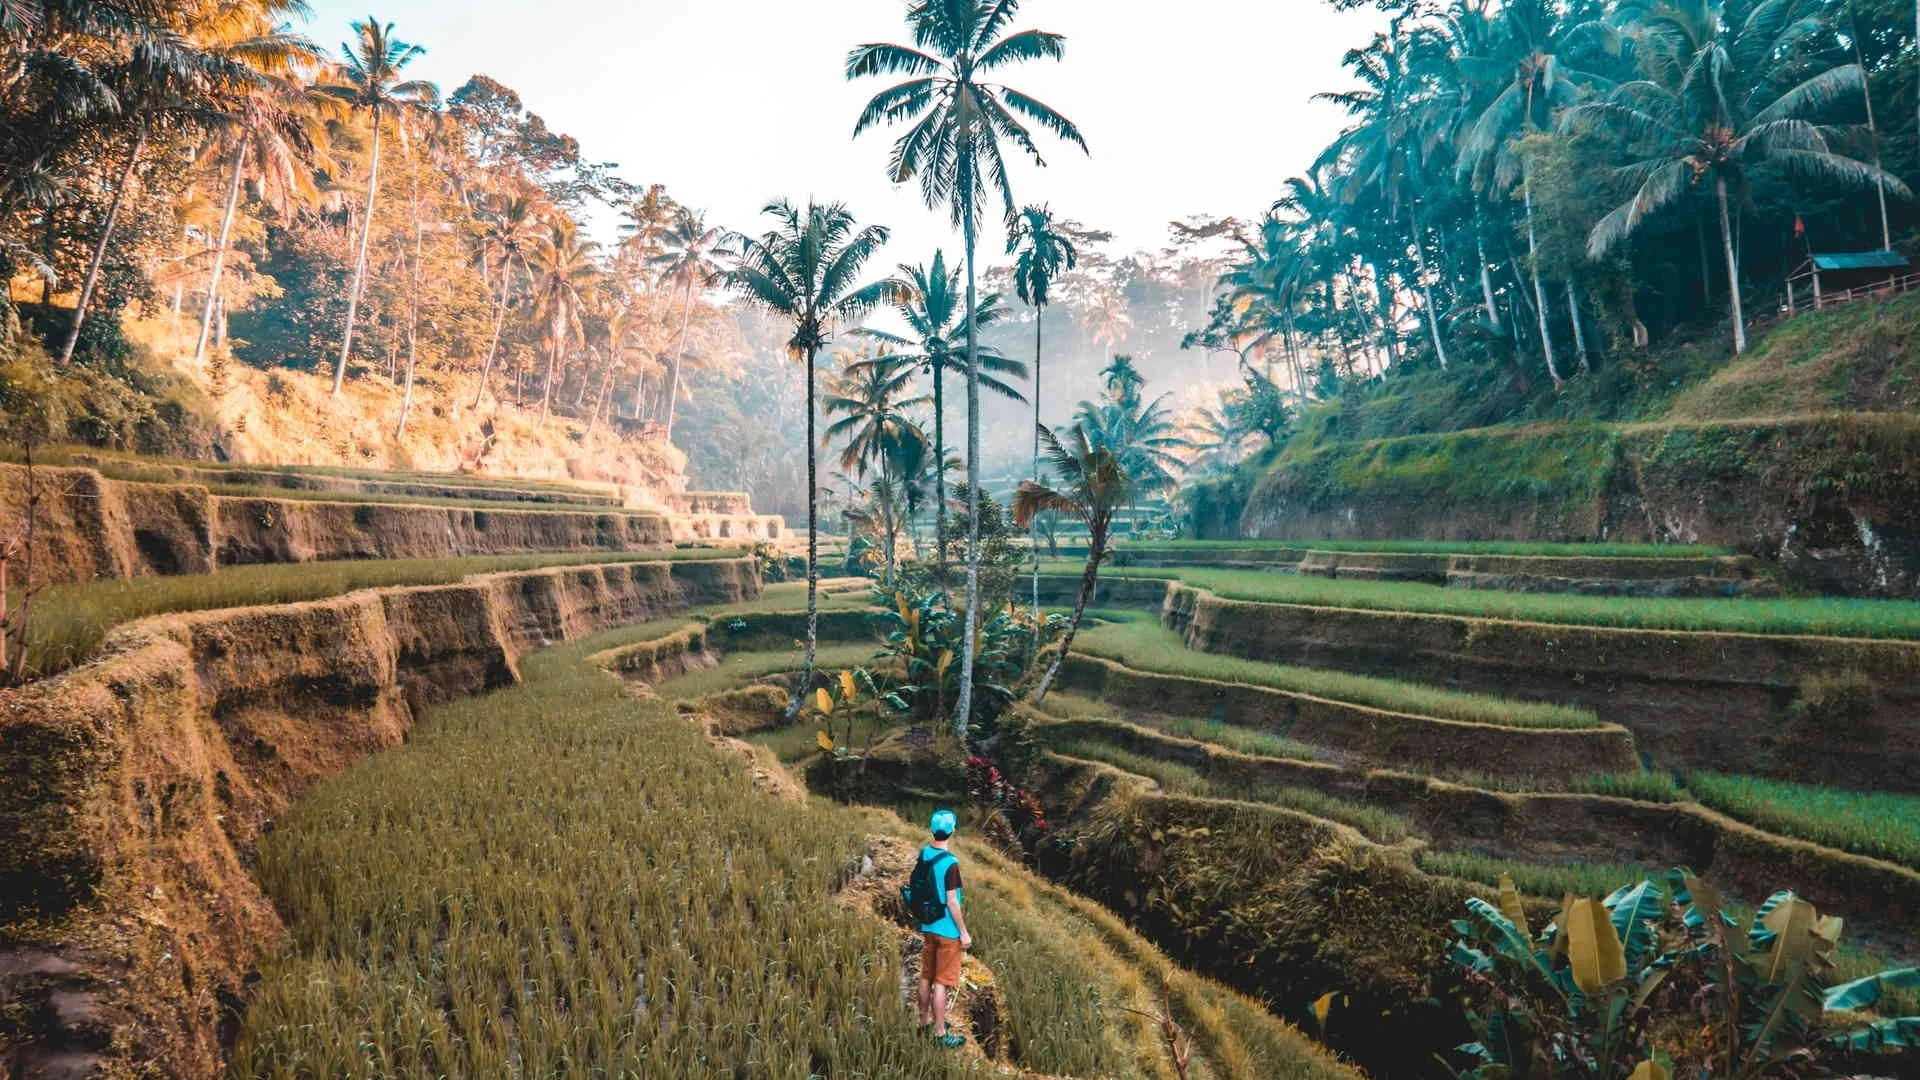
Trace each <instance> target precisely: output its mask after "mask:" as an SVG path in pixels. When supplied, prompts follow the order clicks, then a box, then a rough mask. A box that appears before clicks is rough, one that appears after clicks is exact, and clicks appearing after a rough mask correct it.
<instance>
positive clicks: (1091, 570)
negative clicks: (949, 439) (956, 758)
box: [1013, 425, 1133, 705]
mask: <svg viewBox="0 0 1920 1080" xmlns="http://www.w3.org/2000/svg"><path fill="white" fill-rule="evenodd" d="M1040 439H1041V442H1043V443H1044V444H1045V445H1046V447H1047V460H1048V461H1049V462H1050V463H1051V464H1052V465H1053V470H1054V473H1055V474H1056V475H1057V476H1059V477H1060V483H1059V485H1058V486H1057V487H1049V486H1047V485H1045V484H1042V483H1040V482H1038V481H1035V480H1029V481H1027V482H1026V483H1024V484H1021V485H1020V490H1019V491H1017V492H1015V493H1014V496H1013V520H1014V523H1015V524H1017V525H1022V526H1025V525H1028V524H1030V523H1031V522H1032V521H1033V518H1034V515H1035V514H1039V513H1044V512H1048V511H1051V512H1053V513H1058V514H1065V515H1067V516H1069V517H1073V518H1077V519H1079V520H1080V521H1081V522H1083V523H1085V524H1086V526H1087V566H1086V569H1085V570H1083V571H1082V572H1081V574H1080V592H1079V594H1078V595H1077V596H1076V597H1075V598H1074V601H1073V617H1072V618H1071V619H1070V620H1068V622H1067V632H1066V636H1064V637H1062V638H1061V639H1060V651H1059V652H1057V653H1055V654H1054V657H1053V663H1051V664H1049V665H1048V666H1047V673H1046V675H1045V676H1044V677H1042V678H1041V680H1040V685H1039V686H1038V687H1037V688H1035V690H1034V692H1033V697H1032V699H1031V700H1032V701H1033V703H1034V704H1036V705H1037V704H1039V703H1040V702H1041V701H1043V700H1045V699H1046V696H1047V691H1048V690H1049V689H1050V688H1052V686H1053V680H1054V678H1055V677H1057V676H1058V675H1059V674H1060V665H1061V664H1062V663H1063V662H1064V661H1065V660H1066V658H1067V654H1068V653H1069V652H1071V651H1072V649H1073V636H1074V635H1075V634H1076V633H1078V632H1079V630H1080V620H1081V618H1082V617H1084V616H1085V615H1086V612H1087V604H1088V602H1089V601H1091V600H1092V599H1093V590H1094V586H1095V585H1096V584H1098V583H1099V580H1100V564H1101V563H1102V562H1104V561H1105V560H1106V558H1107V554H1108V549H1109V548H1110V547H1111V545H1112V542H1113V516H1114V515H1115V514H1116V513H1118V512H1119V510H1120V508H1121V507H1122V506H1125V505H1126V504H1127V502H1128V501H1129V500H1130V499H1131V497H1132V495H1133V479H1132V478H1131V477H1130V476H1128V475H1127V470H1126V469H1125V468H1124V467H1123V466H1122V465H1121V463H1120V459H1119V457H1118V456H1116V455H1115V454H1114V453H1113V451H1111V450H1109V449H1107V448H1105V447H1102V446H1098V445H1096V444H1095V443H1094V442H1093V441H1092V440H1091V439H1089V438H1088V437H1087V432H1086V430H1085V429H1084V428H1081V427H1079V426H1078V425H1076V426H1075V427H1073V428H1071V429H1070V430H1069V431H1068V432H1067V439H1066V442H1064V443H1062V442H1061V441H1060V439H1059V438H1058V437H1057V436H1055V435H1054V433H1053V432H1052V431H1050V430H1048V429H1047V428H1044V427H1043V428H1041V429H1040Z"/></svg>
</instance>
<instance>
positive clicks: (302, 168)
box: [193, 9, 331, 364]
mask: <svg viewBox="0 0 1920 1080" xmlns="http://www.w3.org/2000/svg"><path fill="white" fill-rule="evenodd" d="M245 14H246V16H247V17H246V18H245V19H244V21H243V22H241V24H240V25H239V26H236V27H232V28H231V29H230V30H229V31H228V35H227V36H230V37H231V38H232V40H224V41H218V42H215V43H213V44H212V46H211V49H210V51H212V52H214V53H215V54H216V55H222V56H226V57H228V58H230V59H232V60H233V61H234V62H236V63H241V64H245V65H247V66H249V67H252V68H254V69H255V70H256V71H257V72H258V73H259V75H258V78H257V79H256V80H253V81H250V82H249V83H248V84H245V85H242V86H239V87H236V88H235V91H234V92H233V93H231V94H229V95H225V96H224V97H225V100H219V101H217V102H216V103H215V104H214V106H213V110H212V112H211V115H212V116H213V117H214V122H213V135H214V138H213V145H212V146H211V147H210V148H209V150H210V152H211V153H213V154H215V155H220V156H224V157H227V158H230V160H229V161H228V164H227V170H228V175H227V195H226V204H225V207H224V209H223V210H222V212H221V215H220V233H219V237H218V239H216V240H215V241H214V245H213V267H212V268H211V269H210V270H209V271H208V273H207V298H206V306H205V307H204V309H203V310H202V311H201V313H200V336H199V339H198V340H197V341H196V342H195V343H194V346H193V360H194V363H196V364H198V363H200V362H201V361H202V360H204V359H205V358H206V354H207V340H208V338H209V337H210V336H211V333H212V329H213V312H214V307H215V306H216V304H217V302H218V299H219V296H220V278H221V274H222V273H223V271H225V269H226V261H227V246H228V244H229V242H230V241H231V239H232V236H233V218H234V212H235V210H236V209H237V208H238V206H239V202H240V183H241V181H242V180H243V179H244V178H245V177H246V176H247V175H249V174H251V175H255V176H258V177H259V178H260V180H261V181H262V187H263V188H264V189H265V190H266V191H267V192H268V193H270V194H271V195H274V196H277V199H278V202H279V203H280V205H281V206H282V208H284V207H285V205H286V203H287V202H288V200H289V199H290V197H292V196H293V195H295V194H299V195H302V196H311V195H314V194H317V192H316V191H315V189H314V187H313V182H312V179H311V177H310V175H309V172H308V163H309V162H310V161H311V160H312V157H313V154H314V149H315V146H316V145H317V143H318V142H319V139H320V138H321V126H320V125H321V122H322V119H323V117H324V116H325V115H326V114H327V113H328V112H330V111H331V110H330V109H329V108H328V106H329V105H330V104H331V99H330V98H329V97H328V96H327V95H325V94H323V93H322V92H320V91H319V90H318V89H317V88H315V87H312V86H309V85H307V84H306V82H305V81H304V79H303V76H304V74H305V73H306V72H307V71H309V70H312V69H314V68H317V67H318V66H319V65H320V64H321V63H322V62H323V57H322V55H321V52H320V50H319V49H318V48H317V47H316V46H315V45H314V44H313V43H312V42H310V41H308V40H307V39H306V38H304V37H301V36H300V35H298V34H289V33H285V32H283V31H280V30H276V29H274V28H273V27H272V25H271V23H269V22H267V20H268V19H269V18H271V17H272V15H273V14H275V12H274V11H271V10H268V9H254V10H252V11H250V12H246V13H245Z"/></svg>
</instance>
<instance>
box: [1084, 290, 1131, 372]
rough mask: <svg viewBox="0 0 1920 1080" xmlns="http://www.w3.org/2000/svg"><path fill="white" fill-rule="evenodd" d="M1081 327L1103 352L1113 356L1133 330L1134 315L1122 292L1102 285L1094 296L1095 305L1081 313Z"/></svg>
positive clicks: (1089, 306)
mask: <svg viewBox="0 0 1920 1080" xmlns="http://www.w3.org/2000/svg"><path fill="white" fill-rule="evenodd" d="M1080 325H1081V328H1082V329H1084V330H1086V332H1087V336H1088V337H1090V338H1092V339H1093V343H1094V344H1095V345H1098V346H1099V347H1100V351H1101V352H1103V353H1106V354H1107V355H1108V356H1112V355H1113V350H1114V349H1115V348H1116V347H1117V346H1118V345H1119V344H1120V343H1121V342H1122V341H1125V340H1126V339H1127V333H1128V331H1130V330H1132V329H1133V313H1132V312H1130V311H1128V310H1127V298H1126V297H1125V296H1122V295H1121V294H1120V290H1118V289H1115V288H1113V287H1112V286H1110V285H1102V286H1100V289H1099V291H1098V292H1096V293H1095V294H1094V297H1093V303H1092V304H1090V305H1088V306H1087V307H1086V309H1085V310H1083V311H1081V313H1080Z"/></svg>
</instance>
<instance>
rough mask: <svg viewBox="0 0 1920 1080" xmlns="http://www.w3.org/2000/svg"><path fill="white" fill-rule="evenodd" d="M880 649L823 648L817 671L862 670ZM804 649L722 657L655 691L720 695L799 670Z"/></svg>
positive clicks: (670, 694) (816, 662)
mask: <svg viewBox="0 0 1920 1080" xmlns="http://www.w3.org/2000/svg"><path fill="white" fill-rule="evenodd" d="M877 651H879V649H878V646H877V645H876V644H874V643H872V642H863V643H857V644H852V645H826V644H823V645H821V646H820V647H819V648H818V650H817V651H816V653H815V655H814V668H815V669H816V670H820V671H834V670H838V669H840V668H848V667H859V666H863V665H866V664H868V663H869V662H871V661H872V659H873V655H874V653H875V652H877ZM804 658H805V650H804V649H801V648H789V649H767V650H755V651H748V652H731V653H727V654H726V655H725V656H722V657H721V658H720V663H719V664H718V665H717V666H715V667H710V668H701V669H699V670H696V671H689V672H687V673H686V674H684V675H676V676H674V677H673V678H671V679H668V680H666V681H665V682H663V683H661V684H660V685H659V686H657V687H655V688H654V689H655V690H656V691H657V692H658V693H659V694H660V695H661V696H662V697H666V698H679V699H682V700H686V699H691V698H697V697H705V696H706V695H708V694H717V693H719V692H720V691H722V690H732V689H734V688H735V687H739V686H745V685H746V684H747V683H750V682H752V681H753V680H755V679H759V678H764V677H765V676H768V675H781V674H785V673H787V672H792V671H799V670H800V665H801V662H802V660H803V659H804Z"/></svg>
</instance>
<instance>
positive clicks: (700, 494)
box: [661, 491, 753, 515]
mask: <svg viewBox="0 0 1920 1080" xmlns="http://www.w3.org/2000/svg"><path fill="white" fill-rule="evenodd" d="M661 498H662V499H663V501H665V503H666V506H667V509H669V510H671V511H673V512H674V513H676V514H735V515H750V514H752V513H753V496H751V495H748V494H747V493H746V492H744V491H670V492H668V493H667V494H665V495H664V496H662V497H661Z"/></svg>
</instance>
